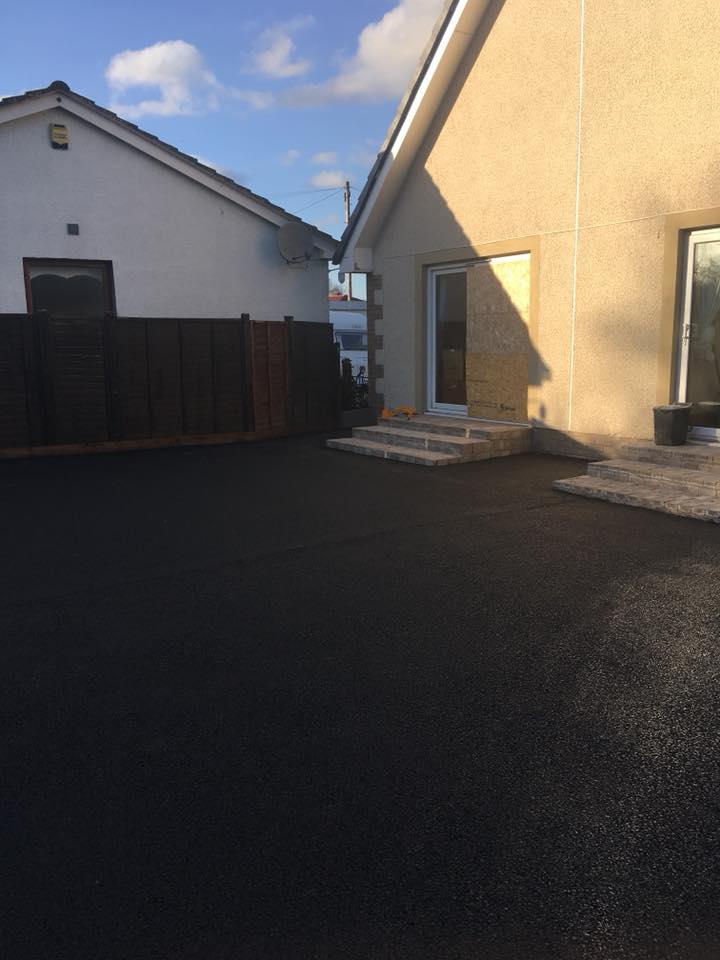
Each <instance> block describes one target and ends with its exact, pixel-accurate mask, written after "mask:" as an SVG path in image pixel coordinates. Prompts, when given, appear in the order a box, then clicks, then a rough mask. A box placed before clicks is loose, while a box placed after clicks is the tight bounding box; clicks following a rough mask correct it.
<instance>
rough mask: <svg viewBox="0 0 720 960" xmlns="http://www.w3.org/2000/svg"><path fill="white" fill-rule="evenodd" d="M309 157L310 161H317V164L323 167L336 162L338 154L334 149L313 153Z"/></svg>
mask: <svg viewBox="0 0 720 960" xmlns="http://www.w3.org/2000/svg"><path fill="white" fill-rule="evenodd" d="M311 159H312V163H317V164H318V165H319V166H321V167H324V166H326V165H327V164H328V163H337V159H338V155H337V154H336V153H335V151H334V150H325V151H321V152H320V153H315V154H313V156H312V158H311Z"/></svg>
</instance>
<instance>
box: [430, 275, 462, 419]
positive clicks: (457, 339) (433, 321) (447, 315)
mask: <svg viewBox="0 0 720 960" xmlns="http://www.w3.org/2000/svg"><path fill="white" fill-rule="evenodd" d="M428 279H429V284H428V307H429V309H428V320H429V323H428V361H429V362H428V391H427V392H428V406H429V409H430V410H436V411H437V412H438V413H442V412H445V413H451V414H452V413H455V414H461V415H462V414H466V413H467V392H466V384H465V357H466V351H467V266H466V265H462V266H459V267H447V268H437V269H434V270H430V271H429V276H428Z"/></svg>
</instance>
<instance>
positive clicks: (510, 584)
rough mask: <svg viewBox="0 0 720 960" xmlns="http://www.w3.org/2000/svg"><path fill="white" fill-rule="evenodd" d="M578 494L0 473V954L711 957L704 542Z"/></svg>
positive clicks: (351, 469)
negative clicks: (0, 875)
mask: <svg viewBox="0 0 720 960" xmlns="http://www.w3.org/2000/svg"><path fill="white" fill-rule="evenodd" d="M583 469H584V465H583V464H581V463H578V462H574V461H570V460H564V459H558V458H550V457H541V456H532V455H525V456H520V457H514V458H509V459H506V460H497V461H491V462H486V463H480V464H469V465H465V466H460V467H452V468H447V469H425V468H420V467H412V466H407V465H404V464H396V463H390V462H388V463H385V462H381V461H377V460H373V459H370V458H363V457H355V456H350V455H348V454H342V453H338V452H333V451H329V450H326V449H324V448H322V447H321V446H320V443H319V440H318V439H317V438H311V439H300V440H292V441H276V442H274V443H266V444H261V445H257V446H236V447H216V448H204V449H201V448H195V449H182V450H167V451H157V452H150V453H136V454H122V455H106V456H96V457H85V458H67V459H57V460H43V461H40V460H38V461H23V462H5V463H0V537H1V542H2V544H3V549H2V551H1V556H0V565H1V570H0V574H1V576H0V684H1V686H2V689H1V690H0V715H1V717H2V730H1V731H0V801H1V802H2V839H1V844H2V845H1V847H0V852H1V859H0V874H2V876H3V877H4V879H3V881H2V886H3V889H2V891H1V893H2V896H0V919H1V921H2V922H1V925H0V927H1V930H2V949H0V956H2V957H7V958H9V960H26V958H28V960H30V958H32V960H44V958H51V960H85V958H92V960H146V958H158V960H190V958H193V960H195V958H198V960H200V958H202V960H238V958H251V960H254V958H289V960H295V958H300V960H305V958H321V960H325V958H328V960H329V958H333V960H334V958H338V960H340V958H342V960H344V958H349V960H366V958H367V960H390V958H392V960H403V958H415V957H418V958H437V960H445V958H453V960H455V958H458V960H459V958H462V960H465V958H468V960H470V958H473V960H474V958H480V960H516V958H521V960H524V958H528V960H540V958H542V960H546V958H547V960H551V958H552V960H576V958H577V960H579V958H590V960H596V958H597V960H606V958H612V960H615V958H618V960H620V958H622V960H625V958H642V960H646V958H652V960H655V958H673V960H696V958H716V957H718V956H720V909H719V906H720V763H719V762H718V760H719V748H720V743H719V734H720V717H719V716H718V693H719V692H720V666H719V657H718V642H719V638H720V629H719V626H720V623H719V621H720V591H719V590H718V582H719V579H720V529H717V528H715V527H714V526H712V525H704V524H701V523H699V522H695V521H689V520H683V519H680V518H672V517H667V516H662V515H658V514H652V513H647V512H645V511H641V510H634V509H632V508H629V507H619V506H612V505H609V504H603V503H595V502H591V501H586V500H582V499H580V498H573V497H569V496H567V495H563V494H559V493H555V492H553V491H552V490H551V489H550V481H551V480H552V479H555V478H557V477H561V476H572V475H575V474H577V473H580V472H582V471H583Z"/></svg>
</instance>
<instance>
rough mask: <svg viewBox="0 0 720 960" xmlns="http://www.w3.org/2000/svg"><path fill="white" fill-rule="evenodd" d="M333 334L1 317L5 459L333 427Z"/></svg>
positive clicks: (288, 325) (244, 322) (310, 328)
mask: <svg viewBox="0 0 720 960" xmlns="http://www.w3.org/2000/svg"><path fill="white" fill-rule="evenodd" d="M337 382H338V371H337V358H336V351H335V348H334V345H333V343H332V328H331V327H330V325H329V324H321V323H317V324H313V323H310V324H300V323H295V322H293V321H292V320H291V319H286V322H280V321H269V322H254V323H251V322H250V319H249V317H248V316H247V314H243V316H242V317H241V319H239V320H225V319H222V320H220V319H207V320H205V319H199V320H196V319H181V320H177V319H167V318H154V317H153V318H147V319H146V318H140V317H112V316H110V315H108V316H107V317H105V318H103V319H61V318H55V317H52V316H49V315H48V314H44V313H43V314H37V315H36V316H34V317H27V316H23V315H20V316H18V315H2V316H0V448H2V447H5V448H10V447H23V446H30V445H36V446H37V445H52V444H82V443H91V442H98V441H104V440H121V441H128V440H138V441H140V440H146V439H150V438H157V439H164V438H167V439H172V438H179V437H181V436H195V437H199V436H209V435H211V434H218V433H222V434H237V433H252V432H258V433H266V432H272V433H273V434H276V435H277V434H283V433H290V432H301V431H307V430H322V429H326V428H328V427H331V426H333V425H334V424H335V420H336V415H337V398H338V390H337Z"/></svg>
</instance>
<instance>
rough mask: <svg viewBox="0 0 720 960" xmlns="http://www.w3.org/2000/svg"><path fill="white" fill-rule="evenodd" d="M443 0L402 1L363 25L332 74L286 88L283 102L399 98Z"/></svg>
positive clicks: (428, 37)
mask: <svg viewBox="0 0 720 960" xmlns="http://www.w3.org/2000/svg"><path fill="white" fill-rule="evenodd" d="M442 4H443V0H400V2H399V3H398V4H397V5H396V6H394V7H393V8H392V9H391V10H389V11H388V12H387V13H386V14H385V16H384V17H382V18H381V19H380V20H377V21H374V22H372V23H369V24H367V26H366V27H364V28H363V30H362V31H361V33H360V36H359V37H358V42H357V48H356V50H355V52H354V54H353V55H352V57H350V59H349V60H348V61H347V62H346V63H344V64H343V65H342V66H341V68H340V70H339V72H338V73H337V74H336V75H335V76H334V77H331V78H330V79H329V80H326V81H325V82H324V83H317V84H308V85H306V86H303V87H297V88H295V89H293V90H289V91H288V92H287V93H286V94H285V95H284V97H283V99H284V101H285V102H286V103H289V104H291V105H299V106H314V105H316V104H322V103H328V102H331V101H333V100H362V101H366V102H367V101H376V100H394V99H397V98H398V97H399V96H401V94H402V93H403V92H404V90H405V86H406V85H407V83H408V81H409V79H410V77H411V75H412V72H413V69H414V68H415V66H416V64H417V61H418V58H419V57H420V54H421V53H422V51H423V49H424V48H425V46H426V44H427V43H428V41H429V39H430V33H431V31H432V28H433V25H434V23H435V20H436V18H437V16H438V14H439V12H440V8H441V7H442Z"/></svg>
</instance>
